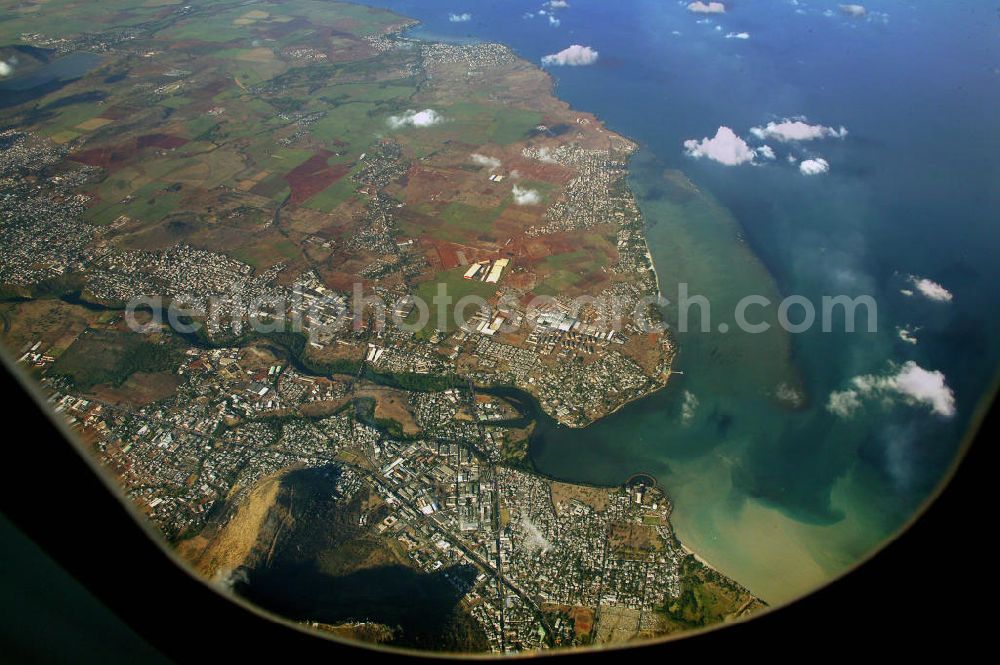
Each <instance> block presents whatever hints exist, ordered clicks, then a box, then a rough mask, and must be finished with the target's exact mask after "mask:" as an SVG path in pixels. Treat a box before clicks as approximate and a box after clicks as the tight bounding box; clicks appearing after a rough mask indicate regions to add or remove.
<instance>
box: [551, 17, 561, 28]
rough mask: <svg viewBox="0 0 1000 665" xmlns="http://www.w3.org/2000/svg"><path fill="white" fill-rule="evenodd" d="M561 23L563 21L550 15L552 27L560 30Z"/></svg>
mask: <svg viewBox="0 0 1000 665" xmlns="http://www.w3.org/2000/svg"><path fill="white" fill-rule="evenodd" d="M561 23H562V21H560V20H559V19H557V18H556V17H555V16H553V15H552V14H549V25H551V26H552V27H553V28H558V27H559V25H560V24H561Z"/></svg>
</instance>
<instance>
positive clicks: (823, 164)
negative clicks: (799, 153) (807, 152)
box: [799, 157, 830, 175]
mask: <svg viewBox="0 0 1000 665" xmlns="http://www.w3.org/2000/svg"><path fill="white" fill-rule="evenodd" d="M829 170H830V162H828V161H826V160H825V159H823V158H822V157H817V158H815V159H803V160H802V161H801V162H799V171H800V172H801V173H802V175H821V174H823V173H827V172H829Z"/></svg>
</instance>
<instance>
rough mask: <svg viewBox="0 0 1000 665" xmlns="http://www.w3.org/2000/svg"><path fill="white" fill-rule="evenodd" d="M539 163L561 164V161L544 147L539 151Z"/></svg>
mask: <svg viewBox="0 0 1000 665" xmlns="http://www.w3.org/2000/svg"><path fill="white" fill-rule="evenodd" d="M538 161H540V162H545V163H546V164H558V163H559V160H557V159H556V158H555V157H554V156H553V155H552V151H551V150H550V149H549V148H548V147H547V146H542V147H541V148H539V149H538Z"/></svg>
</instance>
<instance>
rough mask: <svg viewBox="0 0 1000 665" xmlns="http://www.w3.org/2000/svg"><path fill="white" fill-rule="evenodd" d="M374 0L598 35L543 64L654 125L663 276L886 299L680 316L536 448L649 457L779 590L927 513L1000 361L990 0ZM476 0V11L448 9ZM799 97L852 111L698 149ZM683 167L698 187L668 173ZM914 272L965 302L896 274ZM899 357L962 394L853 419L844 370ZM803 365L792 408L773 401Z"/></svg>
mask: <svg viewBox="0 0 1000 665" xmlns="http://www.w3.org/2000/svg"><path fill="white" fill-rule="evenodd" d="M370 4H380V5H383V6H388V7H390V8H393V9H396V10H398V11H399V12H400V13H403V14H406V15H409V16H414V17H416V18H419V19H421V20H422V21H423V22H424V23H423V25H422V26H421V28H419V29H418V30H417V32H416V34H417V35H418V36H428V37H442V38H460V39H469V38H472V39H484V40H493V41H500V42H503V43H507V44H509V45H511V46H512V47H513V48H515V50H517V51H518V52H519V53H520V54H521V55H523V56H524V57H526V58H528V59H530V60H533V61H535V62H538V61H539V60H540V58H541V57H542V56H543V55H546V54H549V53H554V52H557V51H559V50H561V49H563V48H565V47H566V46H568V45H570V44H573V43H576V44H582V45H589V46H591V47H593V48H594V49H596V50H597V51H598V52H599V53H600V57H599V59H598V61H597V63H596V64H594V65H592V66H588V67H561V68H552V69H551V70H550V71H551V72H552V74H553V76H554V78H555V80H556V83H557V94H559V95H560V96H561V97H562V98H564V99H566V100H567V101H569V102H570V103H571V104H573V105H574V106H575V107H578V108H581V109H585V110H588V111H592V112H596V113H597V114H598V115H599V116H600V117H601V118H602V119H603V120H605V122H606V123H607V124H608V126H609V127H610V128H612V129H614V130H615V131H618V132H620V133H623V134H625V135H628V136H630V137H632V138H634V139H635V140H637V141H638V142H639V143H640V145H641V146H642V149H641V151H640V153H639V154H638V155H637V156H636V158H635V160H634V161H633V164H632V185H633V188H634V189H635V191H636V193H637V195H638V196H639V201H640V205H641V207H642V209H643V212H644V214H645V216H646V219H647V224H648V229H647V231H648V237H649V241H650V247H651V249H652V252H653V255H654V260H655V262H656V265H657V270H658V272H659V275H660V279H661V284H662V286H663V288H664V291H665V292H666V293H667V295H668V296H670V295H671V294H672V293H674V292H675V288H676V284H677V283H678V282H688V283H690V285H691V291H692V292H693V293H698V294H702V295H705V296H707V297H708V298H709V299H710V300H711V303H712V308H713V321H729V322H731V321H732V307H733V305H734V304H735V302H736V301H737V300H739V298H741V297H743V296H745V295H749V294H764V295H767V296H769V297H772V299H777V297H779V296H785V295H791V294H802V295H804V296H806V297H807V298H809V299H810V300H811V301H813V302H816V303H819V302H820V300H819V299H820V298H821V297H822V296H823V295H839V294H845V295H850V296H857V295H861V294H867V295H871V296H872V297H874V298H875V300H876V301H877V303H878V317H877V321H878V332H876V333H853V334H846V333H843V332H841V333H836V332H831V333H824V332H821V331H819V330H812V331H810V332H807V333H804V334H797V335H783V334H775V333H771V334H766V335H746V334H739V333H736V334H734V333H732V332H730V333H726V334H722V333H718V332H712V333H708V334H702V333H689V334H681V335H679V343H680V355H679V357H678V360H677V368H678V369H679V370H682V371H683V372H684V374H683V375H678V376H675V377H674V379H673V380H672V382H671V385H670V386H669V387H668V388H667V389H666V390H664V391H662V392H661V393H659V394H657V395H654V396H652V397H650V398H648V399H646V400H643V401H641V402H638V403H635V404H633V405H631V406H629V407H627V408H626V409H624V410H622V411H621V412H619V413H618V414H615V415H613V416H611V417H609V418H608V419H606V420H604V421H602V422H600V423H598V424H596V425H594V426H592V427H590V428H587V429H585V430H582V431H571V430H565V429H561V428H557V427H546V428H543V431H542V432H541V434H540V435H539V437H538V438H537V440H536V441H535V442H534V445H533V457H534V460H535V462H536V464H537V465H538V466H539V468H540V469H541V470H543V471H544V472H546V473H549V474H552V475H554V476H558V477H562V478H566V479H571V480H578V481H589V482H607V483H610V482H620V481H621V480H623V479H624V478H626V477H627V476H628V475H630V474H632V473H634V472H637V471H647V472H652V473H654V474H656V475H657V477H658V478H660V480H661V481H662V482H663V483H664V484H665V486H666V487H667V489H668V491H669V492H670V494H671V496H672V498H673V499H674V502H675V515H674V523H675V525H676V528H677V530H678V533H679V535H680V537H681V539H682V540H683V542H684V543H685V544H686V545H688V546H689V547H691V548H692V549H694V550H696V551H697V552H698V553H699V554H700V555H702V556H703V557H704V558H706V559H707V560H708V561H709V562H711V563H713V564H714V565H716V566H718V567H719V568H720V569H722V570H723V571H725V572H727V573H729V574H730V575H732V576H733V577H735V578H736V579H737V580H739V581H740V582H742V583H744V584H746V585H747V586H749V587H750V588H751V589H752V590H753V591H755V592H757V593H758V594H760V595H761V596H762V597H764V598H765V599H766V600H769V601H772V602H780V601H783V600H788V599H791V598H794V597H795V596H797V595H800V594H801V593H803V592H805V591H807V590H809V589H810V588H813V587H815V586H816V585H818V584H821V583H822V582H824V581H826V580H828V579H830V578H831V577H832V576H833V575H835V574H837V573H838V572H841V571H842V570H844V569H845V568H847V567H849V566H850V565H852V564H853V563H856V562H857V561H858V560H859V559H860V558H862V557H863V556H865V555H866V554H867V553H869V552H870V551H871V550H872V548H873V547H875V546H876V545H877V544H878V543H879V542H880V541H881V540H882V539H884V538H885V537H887V536H888V535H890V534H891V533H892V532H893V531H894V530H895V529H897V528H899V527H900V526H901V525H902V524H904V523H905V522H906V521H907V520H908V519H909V518H910V517H911V516H912V515H913V513H914V511H915V510H916V509H917V507H918V506H919V505H920V504H921V502H922V501H924V500H925V499H926V498H927V497H928V496H929V495H930V493H931V492H932V491H933V489H934V488H935V487H936V486H937V484H938V483H939V482H940V481H941V480H942V478H943V477H944V475H945V473H946V471H947V469H948V467H949V465H950V464H951V463H952V462H953V461H954V459H955V457H956V455H957V451H958V450H959V446H960V441H961V439H962V436H963V435H964V433H965V432H966V431H967V429H968V427H969V425H970V423H971V422H972V420H973V417H974V413H975V409H976V406H977V404H978V403H979V401H980V399H981V398H982V397H983V395H984V394H985V393H986V392H987V391H988V390H989V389H990V388H991V387H992V382H993V380H994V377H995V375H996V369H997V366H998V363H1000V345H998V343H997V341H996V339H995V336H994V335H993V333H992V330H995V329H996V326H997V324H998V323H1000V321H998V318H1000V308H997V307H996V305H997V299H998V296H997V293H996V289H995V287H996V285H997V284H998V283H1000V265H998V264H997V262H996V261H995V260H994V258H993V257H994V255H995V253H996V250H997V248H998V247H1000V237H998V233H1000V227H998V225H997V218H996V214H997V213H996V211H997V210H1000V189H998V187H1000V160H998V159H997V158H996V155H995V146H997V145H1000V120H998V115H997V113H996V110H997V109H998V108H1000V36H998V35H1000V18H998V15H997V11H996V7H995V5H994V4H991V3H990V2H985V1H979V2H975V1H971V0H970V1H963V2H953V3H943V2H940V3H934V2H929V3H920V5H919V6H914V7H905V6H902V5H901V4H900V3H897V2H891V1H890V0H873V1H871V2H867V3H866V5H867V7H868V10H869V15H868V17H867V18H865V19H848V18H847V17H844V16H842V15H840V14H839V12H838V10H837V7H838V5H837V3H834V2H829V3H827V2H812V3H808V5H803V4H799V5H797V6H796V5H792V4H791V3H778V2H775V3H771V2H768V3H763V2H740V3H731V4H730V10H729V11H728V12H727V13H726V14H725V15H723V16H719V17H711V18H710V19H709V20H708V22H699V21H705V19H704V18H703V17H697V16H694V15H692V14H691V13H690V12H688V11H686V10H685V8H684V6H683V3H681V4H678V3H669V2H668V3H663V2H656V1H653V0H625V1H624V2H618V3H607V2H597V1H596V0H577V1H576V2H571V3H570V4H571V5H572V6H571V7H569V8H568V9H565V10H560V11H558V12H557V16H558V20H559V25H558V26H553V25H552V24H551V23H550V22H549V21H548V18H547V16H545V15H539V14H537V12H538V10H539V9H541V8H542V7H541V5H542V3H541V2H525V1H522V0H511V1H509V2H503V3H485V2H483V3H462V2H454V1H448V2H445V1H434V0H422V1H420V2H417V1H415V0H393V1H383V2H376V3H370ZM465 11H468V12H471V13H472V20H470V21H468V22H465V23H453V22H451V21H449V20H448V14H449V13H450V12H465ZM528 12H531V13H532V14H533V16H532V18H530V19H529V18H525V14H527V13H528ZM883 13H884V15H883ZM827 14H830V15H827ZM742 32H745V33H747V35H748V36H749V39H738V38H732V39H727V38H726V35H728V34H730V33H732V34H739V33H742ZM799 115H804V116H808V119H809V121H810V122H813V123H822V124H824V125H828V126H832V127H837V128H839V127H840V126H845V127H847V128H848V132H849V133H848V135H847V137H846V138H843V139H830V138H827V139H824V140H821V141H814V142H809V143H800V144H783V143H780V142H775V141H770V144H771V145H772V146H773V147H774V148H775V150H776V152H777V153H778V154H777V156H778V159H777V160H776V161H775V162H773V163H766V164H763V165H761V166H749V165H743V166H736V167H729V166H723V165H721V164H718V163H715V162H712V161H710V160H695V159H692V158H691V157H688V156H685V154H684V150H683V147H682V146H683V142H684V141H685V140H687V139H700V138H702V137H705V136H712V135H714V133H715V131H716V129H717V128H718V127H719V126H720V125H726V126H729V127H731V128H733V130H734V131H735V132H736V133H737V134H739V135H740V136H742V137H744V138H746V139H748V140H749V141H751V142H752V143H753V138H752V135H751V133H750V131H749V130H750V128H751V127H755V126H760V125H763V124H765V123H767V122H768V121H772V120H780V119H782V118H785V117H793V116H799ZM753 145H757V143H753ZM788 155H793V156H795V157H797V158H799V159H804V158H819V157H822V158H823V159H825V160H827V162H828V163H829V165H830V172H829V173H827V174H824V175H822V176H814V177H806V176H803V175H801V174H800V173H799V171H798V168H797V165H796V164H790V163H788V162H787V156H788ZM678 169H679V170H682V171H683V172H684V173H685V174H686V175H687V176H688V177H689V178H690V180H691V182H692V183H693V185H694V187H696V188H697V191H696V192H694V193H693V194H692V192H691V191H690V190H687V189H685V188H684V187H679V186H678V182H681V181H680V180H679V179H678V177H677V176H676V175H670V174H669V173H668V174H667V175H665V172H668V171H672V170H678ZM909 275H917V276H921V277H927V278H930V279H933V280H934V281H936V282H939V283H940V284H942V285H944V286H945V287H946V288H947V289H948V290H949V291H950V292H951V293H952V294H953V299H952V301H951V302H947V303H942V302H933V301H930V300H928V299H926V298H921V297H919V296H906V295H904V294H902V293H901V290H904V289H911V290H912V284H911V283H910V282H909V281H908V276H909ZM668 313H669V312H668ZM772 316H773V312H772ZM716 317H718V318H716ZM903 326H908V327H909V329H910V330H912V331H915V332H914V335H915V336H916V338H917V340H918V342H917V343H916V344H910V343H907V342H906V341H904V340H902V339H901V338H900V337H899V335H898V328H900V327H903ZM713 330H714V325H713ZM907 361H913V362H915V363H918V365H919V366H920V367H922V368H925V369H927V370H930V371H940V372H941V373H942V374H943V377H944V379H943V380H944V381H945V382H946V384H947V386H948V388H950V389H951V390H952V391H953V393H954V397H955V415H954V416H952V417H942V416H940V415H935V414H933V413H932V412H931V410H930V409H929V408H928V407H927V406H926V405H920V404H917V405H914V404H909V403H906V401H905V400H902V399H900V398H899V395H898V394H895V393H891V392H890V393H880V395H881V396H882V397H885V396H886V394H888V395H890V396H894V397H893V399H892V401H891V403H886V402H885V401H884V400H882V399H880V398H878V397H876V398H869V399H867V400H865V403H864V405H863V406H862V407H861V408H860V409H858V411H857V412H856V413H855V414H854V416H853V417H851V418H843V417H839V416H836V415H834V414H833V413H831V412H830V411H829V410H828V409H827V408H826V407H827V402H828V400H829V398H830V395H831V393H832V392H834V391H840V390H844V389H845V388H848V387H849V386H850V385H851V380H852V378H853V377H856V376H859V375H875V376H878V377H885V376H888V375H890V374H892V373H893V372H894V371H895V369H894V368H898V367H900V366H901V365H902V364H903V363H905V362H907ZM790 388H791V389H793V390H794V391H795V392H796V394H797V395H798V396H799V397H800V398H801V399H802V402H801V404H800V405H799V406H798V408H792V406H791V405H790V404H789V402H788V400H784V401H783V400H782V399H779V397H780V396H782V395H785V396H786V397H787V395H789V394H790V393H789V389H790ZM685 405H687V407H688V408H687V409H685ZM685 413H687V415H685Z"/></svg>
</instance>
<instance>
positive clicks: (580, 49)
mask: <svg viewBox="0 0 1000 665" xmlns="http://www.w3.org/2000/svg"><path fill="white" fill-rule="evenodd" d="M597 55H598V54H597V51H595V50H594V49H592V48H590V47H589V46H581V45H579V44H573V45H572V46H569V47H567V48H564V49H563V50H561V51H559V52H558V53H553V54H552V55H547V56H545V57H544V58H542V64H543V65H568V66H570V67H577V66H580V65H592V64H594V63H595V62H597Z"/></svg>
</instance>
